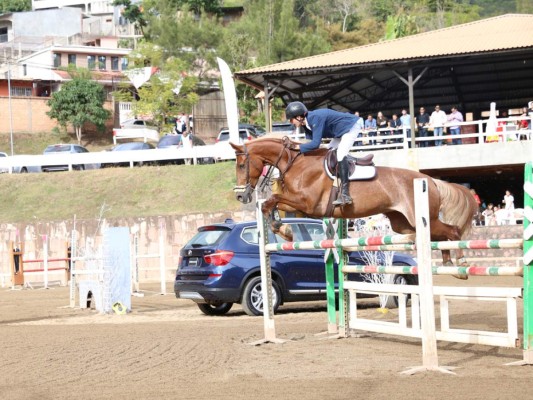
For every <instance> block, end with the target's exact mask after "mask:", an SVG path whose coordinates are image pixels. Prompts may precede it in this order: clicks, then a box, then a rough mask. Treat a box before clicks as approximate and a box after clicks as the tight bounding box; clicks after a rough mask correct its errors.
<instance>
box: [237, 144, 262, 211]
mask: <svg viewBox="0 0 533 400" xmlns="http://www.w3.org/2000/svg"><path fill="white" fill-rule="evenodd" d="M230 145H231V147H233V148H234V149H235V154H236V156H237V160H236V172H237V185H236V186H235V187H234V188H233V191H234V192H235V197H236V198H237V200H239V201H240V202H241V203H244V204H248V203H250V202H251V201H252V193H253V191H254V189H255V186H256V185H257V181H258V180H259V178H260V177H261V174H262V172H263V161H262V160H261V159H259V157H257V156H254V155H252V154H250V153H249V152H248V150H247V148H246V145H245V144H243V145H236V144H233V143H230Z"/></svg>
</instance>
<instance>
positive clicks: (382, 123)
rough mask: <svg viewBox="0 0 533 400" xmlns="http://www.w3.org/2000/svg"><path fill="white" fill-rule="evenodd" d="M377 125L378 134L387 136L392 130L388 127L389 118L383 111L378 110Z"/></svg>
mask: <svg viewBox="0 0 533 400" xmlns="http://www.w3.org/2000/svg"><path fill="white" fill-rule="evenodd" d="M376 125H377V127H378V129H379V131H378V136H387V135H389V134H390V131H388V130H387V129H386V128H388V127H389V120H388V119H387V117H385V116H384V115H383V113H382V112H381V111H379V112H378V116H377V118H376Z"/></svg>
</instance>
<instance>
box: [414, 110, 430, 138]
mask: <svg viewBox="0 0 533 400" xmlns="http://www.w3.org/2000/svg"><path fill="white" fill-rule="evenodd" d="M416 126H417V127H418V137H420V138H426V137H427V136H428V126H429V114H428V113H427V112H426V109H425V108H424V107H420V113H419V114H418V115H417V116H416ZM419 147H428V142H426V141H423V142H420V144H419Z"/></svg>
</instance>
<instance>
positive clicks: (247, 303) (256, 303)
mask: <svg viewBox="0 0 533 400" xmlns="http://www.w3.org/2000/svg"><path fill="white" fill-rule="evenodd" d="M272 292H273V293H272V296H273V301H274V307H273V308H274V312H276V310H277V309H278V307H279V305H280V303H281V293H280V290H279V286H278V284H277V283H276V282H275V281H272ZM241 305H242V308H243V310H244V312H245V313H246V314H248V315H251V316H255V315H263V288H262V285H261V277H260V276H255V277H253V278H252V279H250V280H249V281H248V282H246V285H245V286H244V292H243V294H242V304H241Z"/></svg>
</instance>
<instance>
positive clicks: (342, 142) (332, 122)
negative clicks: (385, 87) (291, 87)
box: [285, 101, 361, 206]
mask: <svg viewBox="0 0 533 400" xmlns="http://www.w3.org/2000/svg"><path fill="white" fill-rule="evenodd" d="M285 115H286V117H287V119H289V120H290V122H291V124H293V125H294V126H296V128H299V127H301V126H302V127H303V128H304V130H305V135H306V137H311V141H310V142H308V143H302V144H300V146H299V147H300V152H301V153H303V154H305V153H307V152H309V151H311V150H315V149H318V148H319V147H320V142H321V141H322V139H323V138H331V142H330V143H329V146H328V147H329V148H333V149H337V161H338V164H339V175H340V179H341V191H340V193H339V196H338V198H337V200H335V201H334V202H333V205H334V206H344V205H347V204H352V202H353V200H352V198H351V197H350V186H349V185H350V181H349V180H348V178H349V165H348V160H347V159H346V156H347V155H348V153H349V151H350V148H351V147H352V146H353V143H354V141H355V139H357V136H358V135H359V133H360V132H361V125H360V124H358V123H357V122H358V121H359V119H360V118H359V117H357V116H355V115H353V114H350V113H342V112H338V111H334V110H330V109H326V108H322V109H319V110H315V111H308V110H307V107H306V106H305V105H304V104H303V103H301V102H299V101H294V102H292V103H289V104H288V105H287V108H286V109H285Z"/></svg>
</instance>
